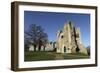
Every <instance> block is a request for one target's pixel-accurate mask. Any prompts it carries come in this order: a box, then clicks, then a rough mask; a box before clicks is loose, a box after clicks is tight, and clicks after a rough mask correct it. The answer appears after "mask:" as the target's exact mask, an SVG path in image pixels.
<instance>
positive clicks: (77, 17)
mask: <svg viewBox="0 0 100 73" xmlns="http://www.w3.org/2000/svg"><path fill="white" fill-rule="evenodd" d="M68 21H72V23H73V24H74V26H75V27H79V28H80V31H81V40H82V43H83V45H84V46H85V47H87V46H89V45H90V14H82V13H81V14H80V13H59V12H39V11H38V12H36V11H24V29H25V31H28V29H29V26H30V25H31V24H36V25H39V26H41V27H42V28H43V29H44V32H45V33H47V34H48V39H49V41H56V39H57V36H56V34H57V32H58V30H61V29H63V27H64V24H65V23H68Z"/></svg>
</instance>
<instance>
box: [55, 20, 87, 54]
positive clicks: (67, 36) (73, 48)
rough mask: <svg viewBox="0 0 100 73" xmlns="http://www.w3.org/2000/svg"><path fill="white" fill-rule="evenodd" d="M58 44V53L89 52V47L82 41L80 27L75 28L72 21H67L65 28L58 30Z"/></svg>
mask: <svg viewBox="0 0 100 73" xmlns="http://www.w3.org/2000/svg"><path fill="white" fill-rule="evenodd" d="M56 44H57V50H56V51H57V52H58V53H77V52H80V53H84V54H87V49H86V48H85V47H84V46H83V44H82V41H81V32H80V28H75V26H74V25H73V24H72V23H71V22H68V23H65V24H64V28H63V30H59V31H58V33H57V42H56Z"/></svg>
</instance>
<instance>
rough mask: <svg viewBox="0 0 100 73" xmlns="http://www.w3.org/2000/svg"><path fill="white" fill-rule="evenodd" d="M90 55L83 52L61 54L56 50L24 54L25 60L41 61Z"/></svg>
mask: <svg viewBox="0 0 100 73" xmlns="http://www.w3.org/2000/svg"><path fill="white" fill-rule="evenodd" d="M86 58H89V56H88V55H85V54H81V53H73V54H61V53H56V52H39V51H38V52H33V51H27V52H25V55H24V61H41V60H60V59H86Z"/></svg>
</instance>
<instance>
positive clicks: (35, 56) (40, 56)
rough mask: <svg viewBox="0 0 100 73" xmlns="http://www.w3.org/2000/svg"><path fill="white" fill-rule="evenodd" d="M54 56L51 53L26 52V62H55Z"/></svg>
mask: <svg viewBox="0 0 100 73" xmlns="http://www.w3.org/2000/svg"><path fill="white" fill-rule="evenodd" d="M54 58H55V56H54V54H49V52H25V61H40V60H53V59H54Z"/></svg>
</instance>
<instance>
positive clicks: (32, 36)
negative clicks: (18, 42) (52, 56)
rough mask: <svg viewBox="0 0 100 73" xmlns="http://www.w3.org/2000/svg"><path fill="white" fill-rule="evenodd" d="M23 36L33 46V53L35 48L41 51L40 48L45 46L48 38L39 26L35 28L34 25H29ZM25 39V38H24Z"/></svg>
mask: <svg viewBox="0 0 100 73" xmlns="http://www.w3.org/2000/svg"><path fill="white" fill-rule="evenodd" d="M25 34H26V36H25V37H27V36H28V38H27V39H28V41H29V44H30V43H31V44H33V46H34V51H36V47H38V49H39V50H41V46H45V45H46V43H47V41H48V36H47V34H46V33H45V32H44V30H43V29H42V27H41V26H36V25H35V24H31V25H30V27H29V30H28V31H25ZM25 39H26V38H25Z"/></svg>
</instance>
